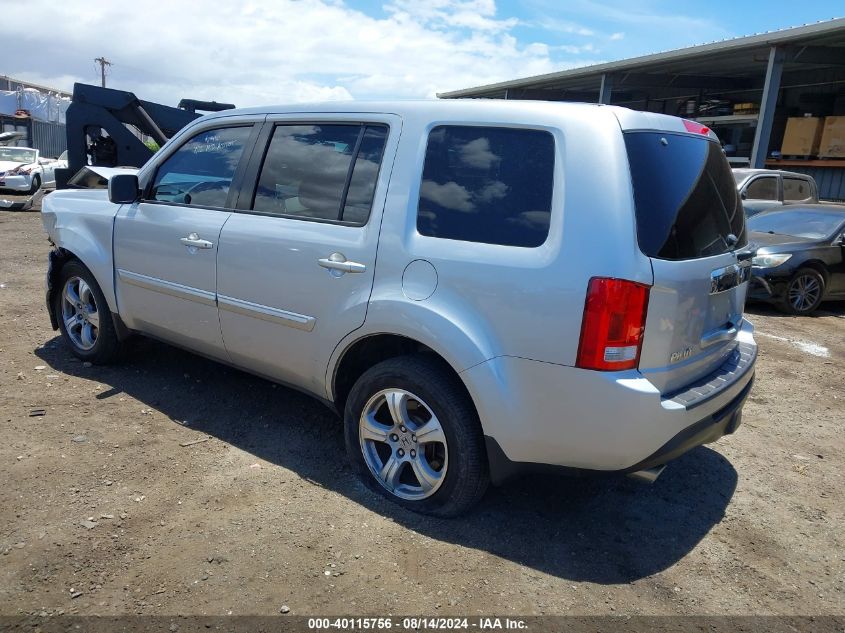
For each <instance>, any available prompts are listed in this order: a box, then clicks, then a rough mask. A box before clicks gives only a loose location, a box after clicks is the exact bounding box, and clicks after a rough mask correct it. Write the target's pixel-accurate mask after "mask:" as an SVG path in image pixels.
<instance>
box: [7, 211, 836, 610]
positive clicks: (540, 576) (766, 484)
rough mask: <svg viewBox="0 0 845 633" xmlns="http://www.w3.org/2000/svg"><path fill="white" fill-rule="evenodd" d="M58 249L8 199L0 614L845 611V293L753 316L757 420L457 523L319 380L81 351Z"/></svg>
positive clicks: (533, 491)
mask: <svg viewBox="0 0 845 633" xmlns="http://www.w3.org/2000/svg"><path fill="white" fill-rule="evenodd" d="M47 250H48V244H47V241H46V239H45V236H44V234H43V232H42V229H41V224H40V217H39V215H38V214H37V213H9V212H0V359H2V362H0V423H2V429H3V441H2V444H0V482H2V487H0V614H6V615H14V614H39V613H44V614H54V613H80V614H124V613H145V614H153V613H155V614H176V613H183V614H226V613H235V614H272V613H278V612H279V609H280V608H281V607H282V605H287V606H288V607H289V608H290V612H291V613H294V614H371V615H384V614H387V613H392V614H409V615H410V614H413V615H416V614H465V615H471V614H476V613H484V614H490V613H497V614H501V615H507V614H520V615H527V614H609V613H615V614H650V615H652V614H675V613H682V614H764V613H765V614H843V613H845V601H843V595H845V592H843V588H845V530H843V525H845V523H843V510H844V509H845V488H844V487H843V447H844V446H845V440H843V432H842V429H843V424H845V404H844V403H843V400H845V390H843V387H842V385H843V376H845V371H843V367H845V304H842V303H840V304H833V305H831V306H829V307H828V309H827V310H825V311H823V312H822V313H820V315H819V316H817V317H815V318H793V317H787V316H782V315H780V314H778V313H776V312H773V311H769V310H763V309H756V310H754V311H752V312H751V313H750V315H749V318H750V319H751V320H752V321H753V322H754V324H755V325H756V326H757V328H758V334H759V336H758V341H759V344H760V349H761V352H760V361H759V365H758V374H757V384H756V386H755V388H754V391H753V392H752V395H751V398H750V400H749V402H748V404H747V406H746V409H745V416H744V422H743V425H742V426H741V427H740V429H739V430H738V432H737V434H736V435H734V436H731V437H726V438H723V439H722V440H720V441H719V442H717V443H715V444H712V445H710V446H708V447H702V448H699V449H696V450H694V451H692V452H690V453H688V454H687V455H685V456H684V457H682V458H681V459H679V460H677V461H676V462H674V463H672V464H670V465H669V467H668V468H667V469H666V470H665V471H664V473H663V475H662V476H661V477H660V479H659V480H658V481H657V482H656V483H655V484H653V485H651V486H646V485H644V484H639V483H636V482H633V481H629V480H627V479H615V478H614V479H610V480H595V479H557V478H532V479H525V480H522V481H520V482H517V483H514V484H511V485H509V486H507V487H504V488H500V489H493V490H491V491H490V492H489V493H488V494H487V496H486V497H485V499H484V500H483V502H482V503H481V505H480V507H479V508H478V509H477V510H476V511H474V512H473V513H472V514H470V515H469V516H467V517H465V518H462V519H457V520H451V521H444V520H437V519H432V518H425V517H420V516H416V515H414V514H409V513H407V512H404V511H402V510H399V509H398V508H396V507H394V506H393V505H391V504H389V503H387V502H385V501H382V500H381V499H380V498H377V497H375V496H373V495H372V494H371V493H369V492H368V491H367V490H366V489H365V488H364V487H363V486H362V485H360V484H358V483H357V482H356V481H355V479H354V478H353V477H352V475H351V472H350V470H349V468H348V467H347V465H346V462H345V457H344V450H343V439H342V435H341V432H340V425H339V421H338V420H337V419H336V418H335V417H334V416H333V414H332V413H330V412H329V411H328V410H327V409H326V408H325V407H324V406H322V405H321V404H319V403H317V402H315V401H313V400H311V399H309V398H308V397H306V396H304V395H300V394H298V393H296V392H293V391H290V390H288V389H285V388H283V387H279V386H275V385H273V384H271V383H269V382H266V381H264V380H262V379H259V378H255V377H252V376H250V375H247V374H244V373H241V372H239V371H235V370H232V369H228V368H226V367H223V366H222V365H219V364H216V363H214V362H211V361H207V360H204V359H202V358H199V357H197V356H194V355H192V354H189V353H186V352H183V351H179V350H176V349H173V348H170V347H168V346H165V345H163V344H160V343H155V342H152V341H147V340H143V339H139V340H136V341H134V342H133V344H132V346H131V352H130V354H129V356H128V358H127V359H126V360H125V361H124V362H123V363H122V364H120V365H117V366H113V367H96V366H93V367H90V366H85V365H84V364H82V363H80V362H78V361H76V360H75V359H74V358H73V357H72V356H71V355H70V354H69V353H68V351H67V350H66V349H65V348H64V347H63V346H62V345H61V343H60V342H59V339H58V337H57V335H56V333H55V332H53V331H52V330H51V329H50V326H49V320H48V317H47V313H46V309H45V307H44V305H43V302H44V294H43V276H44V271H45V260H46V254H47ZM549 397H554V394H549ZM565 406H566V403H564V402H562V403H561V407H565ZM42 411H43V415H42V414H41V413H42ZM620 423H624V421H622V422H620Z"/></svg>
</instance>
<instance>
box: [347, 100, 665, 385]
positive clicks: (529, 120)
mask: <svg viewBox="0 0 845 633" xmlns="http://www.w3.org/2000/svg"><path fill="white" fill-rule="evenodd" d="M438 125H476V126H477V125H489V126H501V127H511V128H529V129H540V130H547V131H548V132H550V133H551V134H552V135H553V136H554V138H555V146H556V147H555V151H556V158H555V169H554V182H555V189H554V195H553V200H552V214H551V221H550V231H549V237H548V239H547V240H546V242H545V243H544V244H543V245H541V246H539V247H537V248H521V247H511V246H500V245H495V244H483V243H476V242H467V241H458V240H447V239H440V238H435V237H429V236H425V235H421V234H420V233H419V232H418V231H417V204H418V199H419V192H420V185H421V175H422V167H423V161H424V157H425V151H426V146H427V140H428V134H429V131H430V130H431V129H432V128H433V127H435V126H438ZM632 205H633V201H632V193H631V183H630V175H629V172H628V162H627V153H626V150H625V145H624V140H623V137H622V133H621V129H620V125H619V122H618V120H617V119H616V118H615V116H614V112H613V110H612V109H610V108H597V107H595V106H584V107H577V106H576V107H567V108H566V109H565V110H564V109H560V108H559V106H556V105H555V104H544V103H526V104H525V106H524V108H520V109H518V110H515V109H513V108H512V107H510V108H508V109H507V111H505V110H502V109H497V106H496V105H495V104H491V105H490V106H486V105H485V104H481V103H479V104H477V106H476V109H475V110H474V112H473V117H472V119H471V120H469V119H465V120H461V119H442V118H436V119H435V118H425V117H409V118H407V119H406V120H405V122H404V125H403V133H402V139H401V140H400V144H399V148H398V152H397V157H396V164H395V167H394V169H393V175H392V177H391V182H390V187H389V191H388V197H387V201H386V206H385V212H384V217H383V221H382V230H381V237H380V240H379V245H378V264H377V267H376V273H375V282H374V287H373V293H372V296H371V298H370V305H369V308H368V313H367V318H366V321H365V323H364V325H363V326H362V327H361V328H360V329H359V330H357V331H356V332H355V333H354V334H353V338H354V339H358V338H361V337H364V336H367V335H370V334H378V333H396V334H403V335H406V336H410V337H412V338H415V339H416V340H419V341H420V342H422V343H424V344H426V345H428V346H429V347H432V348H433V349H434V350H435V351H437V352H439V353H440V354H441V355H443V356H444V357H445V358H446V360H447V361H449V362H450V364H451V365H452V367H453V368H454V369H455V370H456V371H458V372H461V371H463V370H466V369H468V368H470V367H472V366H474V365H476V364H479V363H482V362H484V361H485V360H488V359H490V358H494V357H498V356H513V357H521V358H526V359H532V360H539V361H544V362H549V363H556V364H561V365H573V364H574V363H575V358H576V355H577V349H578V342H579V337H580V329H581V319H582V314H583V307H584V298H585V294H586V289H587V285H588V283H589V279H590V278H591V277H593V276H606V277H621V278H625V279H631V280H633V281H638V282H641V283H645V284H650V283H651V282H652V279H653V277H652V272H651V264H650V261H649V260H648V258H647V257H645V256H644V255H643V254H642V253H640V251H639V249H638V248H637V243H636V228H635V220H634V214H633V208H632ZM415 260H425V261H427V262H429V263H430V264H431V265H432V266H433V267H434V269H435V270H436V273H437V285H436V290H435V291H434V292H433V294H432V295H431V296H430V297H428V298H426V299H424V300H421V301H415V300H412V299H409V298H408V297H407V296H406V294H405V292H404V290H403V285H402V284H403V282H402V280H403V273H404V271H405V269H406V267H407V266H408V264H410V263H411V262H413V261H415ZM349 342H350V341H349V339H347V340H345V341H344V342H343V343H342V344H341V346H340V347H339V349H343V348H344V347H345V346H346V345H347V344H348V343H349Z"/></svg>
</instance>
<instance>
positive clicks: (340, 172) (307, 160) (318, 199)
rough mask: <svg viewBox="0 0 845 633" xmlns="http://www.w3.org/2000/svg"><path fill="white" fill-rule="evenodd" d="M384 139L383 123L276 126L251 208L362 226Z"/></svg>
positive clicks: (365, 217) (372, 191)
mask: <svg viewBox="0 0 845 633" xmlns="http://www.w3.org/2000/svg"><path fill="white" fill-rule="evenodd" d="M386 140H387V126H385V125H361V124H359V123H351V124H319V125H277V126H276V128H275V130H274V131H273V137H272V139H271V140H270V146H269V147H268V149H267V155H266V156H265V158H264V164H263V165H262V167H261V175H260V176H259V178H258V187H257V189H256V191H255V199H254V201H253V204H252V209H253V210H254V211H256V212H259V213H265V214H269V215H280V216H292V217H297V218H302V219H316V220H330V221H337V222H349V223H351V224H356V225H363V224H365V223H366V222H367V219H368V218H369V215H370V207H371V206H372V203H373V194H374V193H375V188H376V181H377V180H378V173H379V167H380V165H381V159H382V154H383V153H384V145H385V142H386Z"/></svg>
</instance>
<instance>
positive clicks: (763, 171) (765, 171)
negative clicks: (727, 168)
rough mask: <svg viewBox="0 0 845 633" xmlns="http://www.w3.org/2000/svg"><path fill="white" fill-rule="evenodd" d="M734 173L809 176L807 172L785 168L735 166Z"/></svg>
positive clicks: (747, 176) (743, 174) (746, 175)
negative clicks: (786, 169) (802, 172)
mask: <svg viewBox="0 0 845 633" xmlns="http://www.w3.org/2000/svg"><path fill="white" fill-rule="evenodd" d="M732 171H733V172H734V174H736V175H738V176H740V177H742V178H743V179H744V178H750V177H751V176H756V175H758V174H770V175H774V174H781V175H782V176H800V177H803V178H809V176H808V175H807V174H801V173H798V172H797V171H785V170H783V169H752V168H750V167H734V168H733V170H732Z"/></svg>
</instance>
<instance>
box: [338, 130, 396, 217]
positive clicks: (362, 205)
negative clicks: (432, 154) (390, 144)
mask: <svg viewBox="0 0 845 633" xmlns="http://www.w3.org/2000/svg"><path fill="white" fill-rule="evenodd" d="M386 140H387V128H386V127H381V126H378V127H373V126H368V127H367V129H366V131H365V132H364V136H363V137H362V139H361V146H360V148H359V149H358V156H357V158H356V159H355V166H354V167H353V169H352V177H351V178H350V179H349V189H348V191H347V192H346V202H345V204H344V206H343V216H342V219H343V221H344V222H354V223H356V224H364V223H365V222H366V221H367V218H368V217H369V215H370V207H371V206H372V204H373V194H374V193H375V190H376V181H377V180H378V171H379V166H380V165H381V156H382V154H383V153H384V143H385V141H386Z"/></svg>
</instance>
